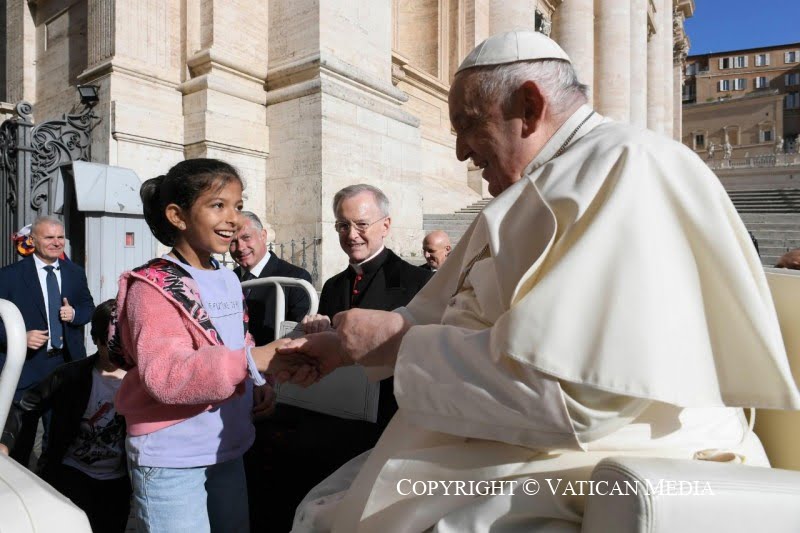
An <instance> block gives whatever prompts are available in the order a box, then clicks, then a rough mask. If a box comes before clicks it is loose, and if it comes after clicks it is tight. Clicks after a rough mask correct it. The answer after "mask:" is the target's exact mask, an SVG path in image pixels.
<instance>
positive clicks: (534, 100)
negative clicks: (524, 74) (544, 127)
mask: <svg viewBox="0 0 800 533" xmlns="http://www.w3.org/2000/svg"><path fill="white" fill-rule="evenodd" d="M518 91H519V96H520V101H521V104H522V134H523V136H525V137H527V136H528V135H530V134H532V133H533V132H535V131H536V129H537V128H538V127H539V125H540V124H541V121H542V119H543V118H544V110H545V106H546V102H545V98H544V95H543V94H542V91H541V89H539V85H538V84H537V83H536V82H534V81H531V80H528V81H526V82H525V83H523V84H522V85H521V86H520V88H519V89H518Z"/></svg>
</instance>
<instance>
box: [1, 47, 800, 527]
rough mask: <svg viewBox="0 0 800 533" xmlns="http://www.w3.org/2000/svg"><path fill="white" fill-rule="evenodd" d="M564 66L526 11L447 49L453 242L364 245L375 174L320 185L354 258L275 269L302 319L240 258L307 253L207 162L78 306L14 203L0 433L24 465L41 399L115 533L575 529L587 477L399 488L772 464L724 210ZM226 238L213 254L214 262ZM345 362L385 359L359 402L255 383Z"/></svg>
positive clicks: (66, 482)
mask: <svg viewBox="0 0 800 533" xmlns="http://www.w3.org/2000/svg"><path fill="white" fill-rule="evenodd" d="M586 91H587V87H586V86H585V85H583V84H581V83H580V82H579V81H578V80H577V77H576V75H575V72H574V70H573V68H572V65H571V63H570V60H569V58H568V57H567V55H566V54H565V53H564V51H563V50H561V48H560V47H558V45H557V44H556V43H555V42H553V41H551V40H550V39H548V38H547V37H544V36H543V35H541V34H537V33H533V32H524V31H518V32H511V33H507V34H502V35H498V36H493V37H491V38H489V39H487V40H486V41H484V42H483V43H481V44H480V45H479V46H478V47H477V48H476V49H475V50H474V51H473V52H472V53H470V54H469V55H468V56H467V58H466V59H465V60H464V62H463V63H462V64H461V66H460V67H459V69H458V70H457V72H456V74H455V78H454V80H453V84H452V86H451V91H450V97H449V106H450V119H451V122H452V124H453V127H454V130H455V133H456V155H457V157H458V159H459V160H461V161H465V160H467V159H471V160H472V161H473V163H474V164H475V165H476V166H477V167H479V168H481V169H482V172H483V178H484V179H485V180H486V181H487V182H488V184H489V191H490V193H491V194H492V195H493V196H494V197H495V200H494V201H492V202H491V203H490V204H489V205H488V206H487V207H486V208H485V209H484V210H483V211H482V212H481V214H479V215H478V218H477V220H476V221H475V223H473V224H472V226H470V228H469V230H468V231H467V233H466V234H465V235H464V236H463V237H462V238H461V240H460V242H459V244H458V245H457V246H455V247H453V246H452V245H451V243H450V240H449V237H448V236H447V234H446V233H444V232H443V231H434V232H431V233H429V234H428V235H426V236H425V239H424V241H423V243H422V249H423V255H424V258H425V265H423V266H422V267H418V266H415V265H412V264H410V263H408V262H406V261H405V260H403V259H402V258H401V257H399V256H398V255H397V254H396V253H395V252H393V251H392V250H391V249H390V248H388V247H387V246H386V243H385V241H386V239H387V237H388V236H389V234H390V231H391V228H392V215H391V202H390V200H389V198H387V197H386V195H385V194H384V193H383V192H382V191H381V190H380V189H378V188H377V187H374V186H372V185H369V184H364V183H360V184H355V185H351V186H348V187H345V188H343V189H342V190H340V191H338V192H337V193H336V194H335V196H334V198H333V203H332V206H331V207H332V210H333V215H334V217H335V220H336V222H335V225H334V228H335V230H336V233H337V235H338V238H339V244H340V246H341V249H342V251H343V252H344V254H345V255H346V256H347V263H348V266H347V268H345V269H344V270H343V271H341V272H339V273H338V274H336V275H334V276H332V277H331V278H330V279H328V280H327V281H325V283H324V285H323V287H322V292H321V295H320V300H319V309H318V312H317V313H316V314H309V310H310V301H309V298H308V296H307V295H306V293H305V292H304V291H303V290H301V289H299V288H288V289H286V291H285V294H284V298H285V310H286V316H285V318H286V319H287V320H290V321H294V322H299V323H300V324H301V326H300V327H301V328H302V330H303V333H304V335H303V336H301V337H300V338H296V339H289V338H276V337H280V335H278V334H276V333H279V332H276V330H275V318H276V317H275V315H274V312H275V311H274V310H275V300H276V298H277V293H276V290H275V288H274V287H272V286H270V285H259V286H256V287H252V288H249V289H245V290H244V291H243V290H242V286H241V283H242V282H245V281H249V280H253V279H264V278H269V277H274V276H282V277H293V278H298V279H304V280H306V281H310V280H311V276H310V275H309V273H308V272H307V271H305V270H303V269H301V268H299V267H297V266H294V265H292V264H290V263H288V262H286V261H283V260H282V259H280V258H278V257H277V256H276V255H275V254H273V253H271V252H269V251H268V248H267V243H268V241H269V234H268V230H267V228H266V227H265V225H264V223H263V222H262V221H261V220H260V219H259V217H258V216H256V215H255V214H253V213H252V212H249V211H243V206H244V202H243V196H242V192H243V188H244V184H243V180H242V178H241V177H240V175H239V174H238V172H237V170H236V169H235V168H234V167H232V166H231V165H229V164H227V163H225V162H222V161H218V160H213V159H191V160H186V161H183V162H180V163H178V164H177V165H175V166H174V167H172V168H171V169H170V170H169V171H168V172H167V173H166V174H165V175H162V176H158V177H156V178H152V179H150V180H148V181H146V182H145V183H144V184H143V185H142V188H141V191H140V195H141V198H142V202H143V205H144V216H145V220H146V221H147V224H148V226H149V227H150V229H151V231H152V232H153V234H154V235H155V237H156V238H157V239H158V240H159V241H160V242H161V243H163V244H164V245H165V246H167V247H169V249H170V250H169V252H168V253H166V254H165V255H163V256H161V257H157V258H154V259H152V260H151V261H149V262H147V263H146V264H144V265H141V266H139V267H137V268H134V269H133V270H131V271H128V272H125V273H124V274H123V275H122V276H121V278H120V280H119V291H118V295H117V298H116V299H115V300H109V301H106V302H103V303H102V304H100V305H98V306H97V308H95V305H94V303H93V301H92V297H91V295H90V294H89V290H88V286H87V281H86V277H85V274H84V272H83V270H82V269H81V268H80V267H78V266H77V265H75V264H74V263H72V262H71V261H69V260H68V259H66V258H65V257H64V256H63V251H64V237H65V236H64V226H63V224H62V223H61V222H60V221H59V220H58V219H57V218H52V217H41V218H39V219H37V220H36V221H35V222H34V223H33V225H32V227H31V239H32V242H33V254H32V255H30V256H28V257H26V258H25V259H23V260H21V261H19V262H17V263H15V264H13V265H9V266H7V267H5V268H3V269H2V270H0V298H4V299H7V300H10V301H12V302H13V303H15V304H16V305H17V306H18V307H19V308H20V310H21V312H22V315H23V318H24V320H25V326H26V330H27V345H28V356H27V358H26V361H25V364H24V369H23V373H22V378H21V379H20V382H19V385H18V388H17V391H16V394H15V403H14V406H13V408H12V412H11V415H10V417H9V420H8V422H7V424H6V427H5V428H4V430H3V434H2V439H1V440H0V442H2V444H1V445H0V451H3V452H5V453H10V454H11V456H12V457H13V458H15V459H16V460H18V461H20V462H21V463H23V464H29V462H30V460H29V457H30V454H31V450H32V449H33V447H34V440H35V434H36V427H37V423H38V421H39V419H40V418H42V421H43V424H42V425H43V427H44V435H43V439H42V445H41V447H42V455H41V457H40V458H39V460H38V461H37V464H36V465H35V468H37V470H38V472H39V473H40V475H41V476H42V477H43V479H45V480H46V481H48V482H49V483H51V484H52V485H53V486H54V487H55V488H56V489H58V490H59V491H61V492H62V493H63V494H64V495H66V496H67V497H69V498H70V499H71V500H72V501H73V502H74V503H75V504H76V505H78V506H79V507H81V508H82V509H83V510H84V511H85V512H86V514H87V516H88V518H89V520H90V523H91V525H92V528H93V530H94V531H96V532H103V533H105V532H114V531H124V530H125V527H126V523H127V521H128V515H129V513H130V512H131V507H130V504H131V503H132V515H133V516H134V518H135V522H136V527H137V530H138V531H142V532H165V533H174V532H180V531H187V532H192V533H199V532H202V531H214V532H227V531H230V532H245V531H250V530H252V531H288V530H290V529H294V530H296V531H328V530H335V531H373V530H378V529H380V530H385V531H394V530H399V529H398V528H401V525H402V530H407V531H423V530H428V529H431V528H437V527H438V528H440V529H442V530H466V529H472V528H474V527H478V526H477V525H476V524H480V528H482V529H484V528H485V529H489V528H491V527H493V526H498V527H500V526H505V527H507V528H510V529H509V530H511V529H513V527H512V526H514V527H517V529H519V530H521V531H523V530H524V531H533V530H546V529H547V528H549V527H559V528H561V529H559V530H564V531H569V530H575V531H577V530H579V528H580V523H581V516H582V509H583V508H582V505H583V501H582V499H569V500H567V499H564V498H560V496H559V495H558V494H549V495H546V494H541V495H539V497H537V498H531V497H530V496H526V495H524V494H504V495H491V496H486V497H483V498H467V499H464V498H458V497H445V496H444V495H441V494H435V495H428V496H426V497H421V496H419V495H414V494H401V493H399V492H398V491H397V490H394V488H395V487H396V486H397V485H396V482H397V481H398V480H399V479H400V478H411V479H414V480H421V481H422V480H427V479H436V480H445V481H446V480H462V481H464V480H476V481H477V480H485V481H489V480H497V479H509V478H514V479H528V478H530V479H537V478H538V477H541V476H542V475H545V473H547V474H546V475H549V476H550V477H562V478H565V479H574V480H585V479H588V476H589V473H590V472H591V469H592V468H593V466H594V465H595V464H596V463H597V462H598V461H599V460H600V459H602V458H603V457H606V456H608V455H611V454H614V455H624V454H628V453H632V454H638V455H653V456H667V457H678V458H685V459H698V460H699V459H703V458H708V457H712V458H714V459H716V460H719V459H720V457H723V456H724V457H727V456H729V455H732V456H736V457H739V458H745V460H746V462H748V463H750V464H754V465H768V461H767V458H766V455H765V454H764V451H763V449H762V447H761V445H760V443H759V441H758V438H757V437H755V435H754V434H752V432H750V431H749V428H748V424H747V421H746V420H745V418H744V416H743V412H742V409H741V408H742V407H751V406H759V407H777V408H787V407H788V408H800V394H799V393H798V391H797V388H796V386H795V384H794V382H793V380H792V377H791V375H790V374H787V369H788V365H787V363H786V354H785V350H784V348H783V343H782V340H781V337H780V330H779V328H778V325H777V317H776V315H775V310H774V308H773V306H772V301H771V297H770V295H769V291H768V289H767V287H766V282H765V278H764V273H763V269H762V268H761V266H760V263H759V260H758V256H757V252H756V251H755V250H754V248H753V247H752V246H750V238H749V236H748V233H747V230H746V229H745V227H744V225H743V224H742V223H741V221H740V220H738V218H736V217H732V216H730V213H731V212H732V209H733V208H732V206H731V204H730V200H729V199H728V198H727V196H726V194H725V192H724V190H723V189H722V187H721V186H720V185H719V183H718V180H717V179H716V177H715V176H714V175H713V174H712V173H711V171H710V170H709V169H708V168H707V166H706V165H705V164H704V163H703V162H702V161H700V160H699V159H698V158H697V157H696V156H695V155H694V154H693V153H692V152H691V151H690V150H688V149H687V148H685V147H683V146H682V145H680V144H679V143H676V142H673V141H671V140H669V139H667V138H666V137H663V136H659V135H656V134H654V133H651V132H646V131H643V130H637V129H635V128H633V127H631V126H628V125H624V124H619V123H615V122H613V121H610V120H608V119H606V118H604V117H602V116H600V115H599V114H598V113H596V112H595V111H593V110H592V109H591V108H590V107H589V106H588V105H587V98H586ZM700 206H702V207H700ZM226 252H230V254H231V256H232V257H233V259H234V260H235V261H236V263H237V264H238V266H237V268H236V269H234V270H233V271H231V270H229V269H226V268H221V266H220V263H219V262H218V261H217V260H216V259H215V255H217V254H222V253H226ZM656 252H657V253H656ZM654 254H656V255H658V256H659V257H662V258H664V260H663V261H662V262H660V263H656V264H654V263H653V261H652V258H653V257H654ZM718 257H726V258H727V260H726V261H725V262H724V263H722V264H721V263H720V262H719V261H717V260H715V258H718ZM798 257H800V252H798V251H793V252H791V253H790V254H787V256H784V258H782V259H781V263H780V264H779V266H783V267H785V268H798V265H800V261H798ZM700 285H702V288H701V287H700ZM738 302H749V305H748V306H744V307H743V306H741V305H739V304H738ZM721 303H724V305H718V304H721ZM734 316H735V317H736V318H735V320H734V319H733V317H734ZM86 324H91V337H92V339H93V341H94V343H95V345H96V346H97V353H95V354H93V355H91V356H89V357H86V353H85V348H84V346H83V329H82V328H83V326H84V325H86ZM737 325H738V326H737ZM4 335H5V333H4V330H3V329H2V328H0V344H2V345H3V351H4V344H5V336H4ZM1 362H2V361H0V363H1ZM353 365H358V366H360V367H361V369H362V371H363V372H364V373H365V374H366V375H367V376H368V377H369V379H371V380H373V381H375V382H376V383H378V385H377V386H378V402H377V408H376V410H375V416H374V417H373V418H371V419H366V420H353V419H345V418H340V417H336V416H333V415H330V414H323V413H320V412H317V411H314V410H309V409H304V408H300V407H295V406H290V405H284V404H276V392H275V384H276V383H290V384H295V385H299V386H301V387H308V386H312V385H313V384H315V383H317V382H318V381H319V380H321V379H328V380H330V379H335V377H334V376H331V377H329V375H330V374H332V373H333V372H334V371H335V370H336V369H338V368H341V367H350V366H353ZM734 368H748V369H758V370H757V371H752V372H749V373H738V372H733V371H730V370H731V369H734ZM687 376H691V377H692V379H687ZM254 443H257V445H256V446H253V445H254ZM555 450H557V451H558V453H555V452H554V451H555ZM709 450H716V451H717V452H719V453H714V452H711V453H709ZM701 451H702V452H704V454H703V455H701V454H700V452H701ZM723 452H726V453H727V455H724V454H723ZM537 528H538V529H537Z"/></svg>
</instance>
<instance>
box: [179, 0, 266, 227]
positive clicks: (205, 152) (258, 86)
mask: <svg viewBox="0 0 800 533" xmlns="http://www.w3.org/2000/svg"><path fill="white" fill-rule="evenodd" d="M224 4H225V7H224V8H222V9H220V7H221V4H220V2H218V1H214V0H202V2H199V1H193V2H187V3H186V12H185V15H186V21H187V22H186V25H187V31H186V41H185V43H183V44H184V46H185V52H186V67H187V71H188V73H189V76H188V78H187V79H186V80H185V81H184V82H183V83H182V84H181V85H180V90H181V92H182V93H183V118H184V120H183V124H184V131H185V133H184V145H185V146H184V152H185V154H186V157H187V158H194V157H210V158H215V159H223V160H225V161H227V162H229V163H231V164H233V165H234V166H235V167H237V168H238V170H239V172H240V173H241V174H242V177H244V178H245V180H246V182H247V189H246V193H245V194H246V199H245V207H246V208H247V209H248V210H251V211H253V212H255V213H256V214H258V215H259V216H263V215H264V214H265V212H266V192H265V186H264V178H263V177H264V176H265V175H266V172H267V155H268V145H269V130H268V128H267V111H266V106H265V104H266V99H267V98H266V93H265V91H264V83H265V80H266V78H267V57H268V55H267V52H268V48H267V38H268V24H269V18H268V7H267V3H266V2H250V1H247V0H235V1H233V0H231V1H228V2H225V3H224Z"/></svg>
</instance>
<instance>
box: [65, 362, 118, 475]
mask: <svg viewBox="0 0 800 533" xmlns="http://www.w3.org/2000/svg"><path fill="white" fill-rule="evenodd" d="M121 384H122V380H121V379H119V378H117V377H114V376H103V375H102V374H100V371H98V370H97V369H96V368H95V369H92V392H91V393H90V394H89V402H88V403H87V404H86V411H84V413H83V418H82V419H81V427H80V429H79V430H78V436H77V437H75V440H74V441H73V442H72V444H71V445H70V446H69V447H68V448H67V453H66V454H65V455H64V460H63V461H62V462H63V464H65V465H67V466H71V467H73V468H77V469H78V470H80V471H81V472H83V473H84V474H86V475H87V476H89V477H93V478H95V479H116V478H120V477H122V476H124V475H125V426H124V425H123V421H124V418H123V417H122V416H121V415H118V414H117V410H116V408H115V407H114V395H115V394H116V393H117V390H119V386H120V385H121Z"/></svg>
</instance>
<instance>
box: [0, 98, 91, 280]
mask: <svg viewBox="0 0 800 533" xmlns="http://www.w3.org/2000/svg"><path fill="white" fill-rule="evenodd" d="M14 111H15V114H16V116H14V117H12V118H10V119H8V120H6V121H5V122H3V123H2V124H0V198H3V199H4V200H5V205H6V206H7V207H6V208H5V209H3V214H2V216H0V266H4V265H8V264H9V263H11V262H13V261H14V260H15V252H14V248H13V244H12V243H11V239H10V236H11V234H12V233H14V232H15V231H17V230H18V229H19V228H21V227H23V226H25V225H26V224H30V223H31V222H33V221H34V219H35V218H36V217H37V216H40V215H47V214H50V213H51V212H52V208H53V206H52V200H53V189H54V185H55V177H56V176H57V173H58V168H59V167H60V166H62V165H64V164H66V163H69V162H72V161H91V129H92V122H93V121H92V119H94V118H96V115H95V114H94V112H93V110H92V107H91V106H89V105H86V106H85V107H84V109H83V110H82V111H81V112H80V113H78V114H64V115H63V116H62V117H61V119H57V120H48V121H45V122H42V123H40V124H36V125H34V123H33V114H32V106H31V104H29V103H28V102H24V101H23V102H20V103H18V104H17V106H16V108H15V110H14Z"/></svg>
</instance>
